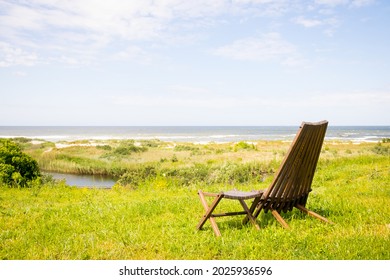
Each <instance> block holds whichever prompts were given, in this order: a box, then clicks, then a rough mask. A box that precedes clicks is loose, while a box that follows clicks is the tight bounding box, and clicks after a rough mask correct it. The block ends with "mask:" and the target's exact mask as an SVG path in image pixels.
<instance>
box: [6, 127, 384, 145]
mask: <svg viewBox="0 0 390 280" xmlns="http://www.w3.org/2000/svg"><path fill="white" fill-rule="evenodd" d="M297 130H298V126H0V138H15V137H26V138H32V139H41V140H46V141H51V142H61V141H67V142H69V141H76V140H87V139H88V140H108V139H134V140H148V139H159V140H161V141H168V142H169V141H175V142H193V143H208V142H216V143H220V142H238V141H256V140H282V141H290V140H292V139H293V138H294V136H295V134H296V132H297ZM383 138H390V126H329V127H328V130H327V133H326V136H325V140H330V141H332V140H334V141H351V142H378V141H381V140H382V139H383Z"/></svg>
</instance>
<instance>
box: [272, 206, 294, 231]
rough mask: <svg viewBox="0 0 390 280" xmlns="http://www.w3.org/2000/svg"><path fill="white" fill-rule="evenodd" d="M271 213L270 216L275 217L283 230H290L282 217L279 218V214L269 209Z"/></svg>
mask: <svg viewBox="0 0 390 280" xmlns="http://www.w3.org/2000/svg"><path fill="white" fill-rule="evenodd" d="M271 213H272V215H273V216H274V217H275V219H276V220H277V221H278V222H279V223H280V224H281V225H282V226H283V227H284V228H285V229H290V227H289V226H288V224H287V223H286V221H285V220H284V219H283V218H282V216H280V214H279V213H278V211H276V210H274V209H271Z"/></svg>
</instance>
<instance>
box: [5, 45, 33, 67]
mask: <svg viewBox="0 0 390 280" xmlns="http://www.w3.org/2000/svg"><path fill="white" fill-rule="evenodd" d="M37 59H38V57H37V55H36V54H35V53H30V52H27V51H24V50H22V49H21V48H18V47H14V46H12V45H10V44H8V43H4V42H0V67H9V66H15V65H24V66H33V65H34V64H35V63H36V62H37Z"/></svg>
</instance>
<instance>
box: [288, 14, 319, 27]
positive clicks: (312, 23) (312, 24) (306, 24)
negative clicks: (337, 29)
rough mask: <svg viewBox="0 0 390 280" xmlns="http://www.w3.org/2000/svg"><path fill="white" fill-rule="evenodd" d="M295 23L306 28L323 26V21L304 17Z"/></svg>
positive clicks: (297, 19)
mask: <svg viewBox="0 0 390 280" xmlns="http://www.w3.org/2000/svg"><path fill="white" fill-rule="evenodd" d="M294 22H295V23H297V24H300V25H303V26H304V27H307V28H310V27H316V26H320V25H323V21H321V20H318V19H308V18H305V17H303V16H300V17H298V18H296V19H295V20H294Z"/></svg>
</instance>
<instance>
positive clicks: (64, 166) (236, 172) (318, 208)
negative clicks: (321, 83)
mask: <svg viewBox="0 0 390 280" xmlns="http://www.w3.org/2000/svg"><path fill="white" fill-rule="evenodd" d="M122 144H123V143H122ZM23 145H24V150H25V152H27V153H29V154H30V155H32V156H33V157H34V158H36V159H37V160H38V162H39V164H40V167H41V168H43V169H46V170H57V171H67V172H73V173H88V174H97V173H100V174H108V175H115V176H117V177H120V180H119V182H121V183H118V184H117V185H115V186H114V187H113V189H111V190H98V189H85V188H75V187H69V186H66V185H65V184H64V183H63V182H52V181H50V180H47V181H46V182H43V183H37V182H35V183H34V184H33V185H32V186H31V187H30V188H10V187H8V186H4V185H3V186H0V259H9V260H19V259H23V260H31V259H45V260H52V259H70V260H78V259H99V260H105V259H147V260H148V259H158V260H170V259H186V260H193V259H206V260H209V259H216V260H230V259H240V260H241V259H242V260H246V259H248V260H249V259H268V260H274V259H277V260H279V259H281V260H289V259H294V260H306V259H309V260H311V259H314V260H324V259H325V260H326V259H332V260H344V259H346V260H351V259H359V260H360V259H364V260H379V259H381V260H383V259H386V260H388V259H390V207H389V206H390V179H389V178H390V176H389V175H390V155H389V146H388V145H389V144H388V143H383V144H381V145H379V144H361V145H354V144H352V143H325V145H324V148H323V151H322V154H321V157H320V161H319V165H318V167H317V172H316V175H315V178H314V182H313V192H312V193H311V194H310V196H309V200H308V204H307V207H308V208H309V209H311V210H313V211H315V212H317V213H319V214H321V215H323V216H325V217H327V218H328V219H329V220H331V221H333V222H334V223H335V225H330V224H325V223H323V222H321V221H318V220H316V219H314V218H311V217H308V216H306V215H304V214H301V213H300V212H299V211H298V210H294V211H292V212H290V213H285V214H282V216H283V217H284V218H285V219H286V221H287V223H288V224H289V225H290V227H291V229H290V230H285V229H283V228H282V227H281V226H280V224H279V223H278V222H277V221H276V220H275V219H274V218H273V217H272V215H271V214H270V213H267V214H264V213H263V214H261V215H260V216H259V220H258V222H259V224H260V226H261V230H260V231H256V230H255V229H254V228H253V227H252V226H251V225H250V224H248V225H245V226H243V225H242V224H241V218H240V217H237V216H236V217H223V218H219V219H217V222H218V224H219V227H220V230H221V233H222V237H221V238H216V237H215V236H214V233H213V231H212V229H211V227H210V224H209V222H207V223H206V225H205V227H204V229H203V230H201V231H196V229H195V227H196V224H197V223H198V221H199V219H200V217H201V216H202V214H203V211H204V210H203V207H202V205H201V203H200V201H199V199H198V196H197V190H198V189H203V190H207V191H219V190H226V189H232V188H237V189H243V190H252V189H263V188H266V187H267V186H268V185H269V184H270V182H271V180H272V176H273V174H274V172H275V169H276V168H277V167H278V165H279V163H280V161H281V159H282V157H283V155H284V153H285V152H286V150H287V148H288V146H289V143H282V142H258V143H255V144H251V145H244V144H240V145H237V144H223V145H220V144H210V145H193V144H185V145H184V144H180V145H176V147H172V146H171V144H169V143H162V142H153V143H152V142H148V143H143V144H142V145H141V146H144V147H147V149H144V150H136V149H134V150H132V149H133V148H132V147H133V146H132V145H133V144H131V143H130V144H129V143H127V144H126V145H127V146H128V147H130V148H128V147H127V148H126V149H128V150H127V151H126V149H122V148H123V147H122V148H121V149H122V150H121V149H117V148H118V147H120V146H121V143H118V142H115V141H112V142H110V143H108V144H107V143H104V144H103V143H101V145H100V146H86V147H84V146H72V147H67V148H62V149H58V148H55V147H54V144H51V143H43V144H38V145H36V144H34V145H33V144H31V143H24V144H23ZM104 145H106V146H105V147H104ZM108 146H109V147H110V148H109V147H108ZM178 146H179V148H177V147H178ZM135 147H137V145H136V146H135ZM122 152H123V154H122ZM256 170H257V172H255V171H256ZM248 172H249V173H251V174H252V173H253V174H252V175H251V176H247V173H248ZM134 178H136V179H134ZM219 207H221V210H222V208H224V209H226V210H233V209H237V210H240V207H241V206H240V205H239V204H235V203H230V202H229V201H228V202H223V203H222V204H220V206H219Z"/></svg>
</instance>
